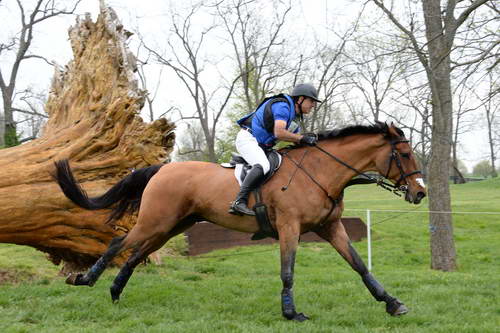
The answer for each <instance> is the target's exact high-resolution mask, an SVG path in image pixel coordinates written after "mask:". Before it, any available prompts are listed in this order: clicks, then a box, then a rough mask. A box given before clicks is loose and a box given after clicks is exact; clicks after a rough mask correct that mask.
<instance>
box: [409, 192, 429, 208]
mask: <svg viewBox="0 0 500 333" xmlns="http://www.w3.org/2000/svg"><path fill="white" fill-rule="evenodd" d="M425 196H426V194H425V192H423V191H418V192H417V194H415V195H412V194H411V192H410V191H406V194H405V200H406V201H408V202H409V203H413V204H415V205H418V204H419V203H420V202H421V201H422V199H423V198H425Z"/></svg>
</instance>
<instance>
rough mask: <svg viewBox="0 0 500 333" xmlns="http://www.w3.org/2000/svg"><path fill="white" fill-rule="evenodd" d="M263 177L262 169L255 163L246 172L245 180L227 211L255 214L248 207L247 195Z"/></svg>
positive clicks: (239, 213)
mask: <svg viewBox="0 0 500 333" xmlns="http://www.w3.org/2000/svg"><path fill="white" fill-rule="evenodd" d="M263 179H264V170H263V169H262V166H261V165H260V164H255V165H254V166H253V167H252V169H250V171H249V172H248V173H247V175H246V177H245V180H243V183H242V184H241V188H240V192H239V193H238V195H237V196H236V199H235V200H234V201H233V202H232V203H231V207H230V208H229V213H231V214H235V215H251V216H255V212H254V211H253V210H251V209H250V208H248V206H247V204H248V196H249V195H250V192H252V191H253V190H254V189H255V188H257V186H259V184H260V183H261V181H262V180H263Z"/></svg>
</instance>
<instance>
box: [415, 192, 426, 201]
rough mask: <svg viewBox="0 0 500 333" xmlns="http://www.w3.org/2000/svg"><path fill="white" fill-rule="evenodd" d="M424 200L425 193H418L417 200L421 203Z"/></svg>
mask: <svg viewBox="0 0 500 333" xmlns="http://www.w3.org/2000/svg"><path fill="white" fill-rule="evenodd" d="M423 198H425V193H424V192H418V193H417V200H418V201H420V200H422V199H423Z"/></svg>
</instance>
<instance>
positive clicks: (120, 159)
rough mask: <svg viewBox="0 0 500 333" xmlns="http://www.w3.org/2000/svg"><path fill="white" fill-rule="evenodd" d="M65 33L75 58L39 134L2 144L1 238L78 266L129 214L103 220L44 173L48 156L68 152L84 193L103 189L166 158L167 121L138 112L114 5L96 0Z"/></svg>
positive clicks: (139, 96)
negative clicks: (95, 11)
mask: <svg viewBox="0 0 500 333" xmlns="http://www.w3.org/2000/svg"><path fill="white" fill-rule="evenodd" d="M69 35H70V39H71V46H72V49H73V53H74V60H73V61H71V62H70V63H69V64H68V65H67V66H66V70H65V71H64V72H63V71H59V70H56V74H55V76H54V79H53V81H52V87H51V90H50V96H49V99H48V101H47V104H46V110H47V113H48V114H49V120H48V122H47V124H46V126H45V128H44V131H43V135H42V137H40V138H39V139H36V140H34V141H32V142H30V143H27V144H24V145H21V146H17V147H12V148H8V149H4V150H1V151H0V165H2V166H3V167H2V168H0V242H4V243H14V244H21V245H29V246H32V247H35V248H37V249H39V250H42V251H44V252H47V253H49V255H50V259H51V260H52V261H53V262H54V263H56V264H58V263H59V262H60V261H61V260H63V261H65V262H66V263H67V264H69V266H71V269H84V268H85V267H87V266H88V265H91V264H92V263H93V262H94V261H95V260H96V258H98V257H99V256H100V255H101V254H102V253H103V251H104V250H105V249H106V248H107V245H108V244H109V242H110V240H111V239H112V238H113V237H115V236H118V235H123V234H124V233H126V232H127V230H128V229H129V228H130V227H131V226H132V225H133V224H134V223H135V217H134V216H128V217H125V218H124V219H122V220H120V221H118V223H117V224H116V225H115V226H111V225H106V224H104V221H105V219H106V214H107V213H108V212H107V211H99V212H92V211H86V210H82V209H80V208H77V207H76V206H75V205H74V204H72V203H71V202H70V201H69V200H68V199H67V198H66V197H65V196H64V195H63V194H62V192H61V190H60V189H59V187H58V185H57V184H56V183H55V182H54V181H53V180H52V178H51V176H50V173H51V172H53V170H54V165H53V163H54V161H57V160H60V159H63V158H68V159H69V160H70V163H71V166H72V168H73V171H74V173H75V177H76V178H77V179H78V180H79V181H80V182H81V183H82V186H83V188H84V189H85V190H87V191H88V192H89V195H90V196H92V195H97V194H102V193H103V192H104V191H106V190H107V189H108V188H109V187H110V186H111V185H112V184H114V183H116V182H117V181H118V180H119V179H121V178H122V177H124V176H125V175H126V174H128V173H129V172H130V170H131V169H133V168H141V167H145V166H148V165H151V164H157V163H160V162H161V161H163V160H164V159H165V158H166V157H167V155H168V153H170V151H171V150H172V147H173V140H174V134H173V132H172V131H173V129H174V126H173V125H172V124H171V123H169V122H167V121H166V120H165V119H159V120H156V121H155V122H153V123H151V124H145V123H143V121H142V119H141V118H140V117H139V116H138V112H139V111H140V109H141V108H142V106H143V104H144V96H145V91H141V90H140V89H138V87H137V81H136V79H135V78H134V76H133V72H134V71H135V67H134V66H135V63H134V58H133V55H132V54H131V53H130V52H129V51H128V50H127V48H126V46H125V40H126V39H127V32H126V31H125V30H124V29H123V26H122V24H121V23H120V22H119V20H118V19H117V17H116V14H115V13H114V12H113V10H112V9H111V8H104V6H103V5H102V3H101V13H100V15H99V17H98V19H97V22H96V23H94V22H92V21H91V20H90V17H89V16H87V17H86V18H85V19H83V20H80V19H77V24H76V25H75V26H74V27H72V28H71V29H70V31H69ZM120 261H123V258H120V259H118V262H120Z"/></svg>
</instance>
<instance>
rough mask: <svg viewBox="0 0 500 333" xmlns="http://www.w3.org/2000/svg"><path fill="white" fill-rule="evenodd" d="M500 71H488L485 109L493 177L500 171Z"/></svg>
mask: <svg viewBox="0 0 500 333" xmlns="http://www.w3.org/2000/svg"><path fill="white" fill-rule="evenodd" d="M499 72H500V71H499V70H498V68H496V69H492V70H491V71H490V73H488V76H487V80H488V89H487V96H486V97H485V102H484V104H483V109H484V112H485V115H486V126H487V131H488V147H489V156H490V165H491V169H490V170H491V171H490V175H491V177H497V176H498V172H497V169H496V164H495V162H496V159H497V157H498V152H499V151H500V94H499V93H498V87H499V86H500V82H498V77H499V76H498V75H499V74H500V73H499Z"/></svg>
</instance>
